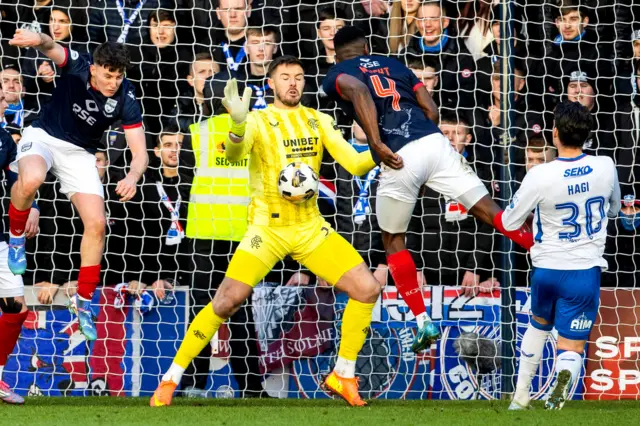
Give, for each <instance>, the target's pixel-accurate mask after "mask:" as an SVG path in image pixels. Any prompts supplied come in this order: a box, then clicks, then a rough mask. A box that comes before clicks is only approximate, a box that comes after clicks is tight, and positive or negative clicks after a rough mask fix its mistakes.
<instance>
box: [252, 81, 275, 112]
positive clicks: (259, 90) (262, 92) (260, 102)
mask: <svg viewBox="0 0 640 426" xmlns="http://www.w3.org/2000/svg"><path fill="white" fill-rule="evenodd" d="M247 86H249V87H251V88H252V89H253V94H254V96H255V97H256V98H258V99H256V103H255V104H253V108H251V110H252V111H255V110H260V109H265V108H266V107H267V101H266V100H265V98H264V97H265V96H266V95H267V90H269V89H270V87H269V84H268V83H266V84H265V85H264V86H263V87H260V86H256V85H255V84H247Z"/></svg>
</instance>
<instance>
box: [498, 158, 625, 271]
mask: <svg viewBox="0 0 640 426" xmlns="http://www.w3.org/2000/svg"><path fill="white" fill-rule="evenodd" d="M619 210H620V186H619V185H618V174H617V172H616V168H615V165H614V164H613V161H612V160H611V159H610V158H609V157H594V156H591V155H586V154H582V155H580V156H578V157H575V158H558V159H556V160H555V161H552V162H550V163H547V164H541V165H539V166H536V167H534V168H533V169H531V170H530V171H529V173H527V175H526V176H525V178H524V180H523V181H522V185H521V186H520V189H519V190H518V192H516V194H515V195H514V196H513V199H512V200H511V204H510V205H509V206H508V207H507V209H506V210H505V211H504V214H503V215H502V223H503V225H504V227H505V229H507V230H515V229H518V228H519V227H520V226H521V225H522V223H524V221H525V220H526V219H527V217H528V216H529V214H530V213H531V212H532V211H533V214H534V218H533V235H534V241H535V244H534V246H533V247H532V248H531V260H532V262H533V266H534V267H536V268H548V269H559V270H579V269H589V268H593V267H594V266H600V267H602V268H603V269H606V268H607V262H606V260H605V259H604V258H603V257H602V254H603V252H604V246H605V241H606V238H607V217H611V218H614V217H616V216H617V214H618V211H619Z"/></svg>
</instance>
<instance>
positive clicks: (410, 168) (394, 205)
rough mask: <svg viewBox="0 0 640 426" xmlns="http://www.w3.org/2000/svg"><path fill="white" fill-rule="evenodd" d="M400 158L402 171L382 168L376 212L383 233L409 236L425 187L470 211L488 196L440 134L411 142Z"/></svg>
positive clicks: (479, 182) (402, 150) (400, 153)
mask: <svg viewBox="0 0 640 426" xmlns="http://www.w3.org/2000/svg"><path fill="white" fill-rule="evenodd" d="M398 154H399V155H400V156H401V157H402V161H403V163H404V167H403V168H402V169H400V170H394V169H391V168H389V167H387V166H385V165H384V164H383V165H382V166H381V173H380V184H379V186H378V192H377V200H376V208H377V218H378V224H379V225H380V228H381V229H382V230H383V231H386V232H390V233H403V232H406V230H407V227H408V225H409V220H410V219H411V214H412V212H413V208H414V206H415V203H416V201H417V200H418V195H419V194H420V188H421V187H422V185H425V184H426V185H427V186H428V187H429V188H431V189H433V190H434V191H436V192H438V193H440V194H442V195H444V196H445V197H447V198H449V199H452V200H457V201H459V202H460V203H462V205H463V206H465V207H466V208H467V210H469V209H471V207H473V206H474V205H475V204H476V203H477V202H478V201H480V199H481V198H482V197H484V196H485V195H488V194H489V191H487V188H486V187H485V186H484V184H483V183H482V181H481V180H480V178H479V177H478V175H476V174H475V172H474V171H473V169H472V168H471V167H470V166H469V164H467V162H466V160H465V159H464V157H463V156H462V155H460V154H459V153H458V152H456V151H455V150H454V149H453V147H452V146H451V143H450V142H449V139H447V138H446V137H445V136H444V135H442V134H440V133H433V134H431V135H429V136H425V137H424V138H422V139H418V140H416V141H413V142H410V143H408V144H407V145H405V146H403V147H402V148H401V149H400V150H399V151H398ZM398 202H400V203H398ZM402 204H404V205H402Z"/></svg>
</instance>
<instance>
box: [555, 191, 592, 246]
mask: <svg viewBox="0 0 640 426" xmlns="http://www.w3.org/2000/svg"><path fill="white" fill-rule="evenodd" d="M556 210H569V211H570V213H571V214H570V215H569V217H566V218H564V219H562V225H563V226H571V227H573V229H572V230H571V231H569V232H560V233H558V237H559V238H560V239H561V240H573V239H576V238H578V237H579V236H580V234H581V233H582V225H581V224H580V223H578V217H579V216H580V208H579V207H578V205H577V204H575V203H562V204H556ZM594 210H595V211H596V212H597V214H596V215H594ZM584 216H585V223H584V228H585V231H586V233H587V236H588V237H591V236H592V235H593V234H595V233H598V232H600V230H601V229H602V218H603V217H604V198H603V197H593V198H589V199H588V200H587V201H586V202H585V203H584ZM594 222H596V223H595V226H594Z"/></svg>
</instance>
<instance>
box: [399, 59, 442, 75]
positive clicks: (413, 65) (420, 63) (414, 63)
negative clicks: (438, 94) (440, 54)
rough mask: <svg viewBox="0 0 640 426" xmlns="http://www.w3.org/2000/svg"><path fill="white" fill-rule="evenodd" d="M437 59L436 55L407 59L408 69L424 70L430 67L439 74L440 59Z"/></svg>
mask: <svg viewBox="0 0 640 426" xmlns="http://www.w3.org/2000/svg"><path fill="white" fill-rule="evenodd" d="M436 58H437V57H436V56H435V55H429V56H423V57H420V56H410V57H407V68H409V69H411V70H423V69H425V68H427V67H430V68H433V69H434V70H436V72H437V71H439V70H440V59H436Z"/></svg>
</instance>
